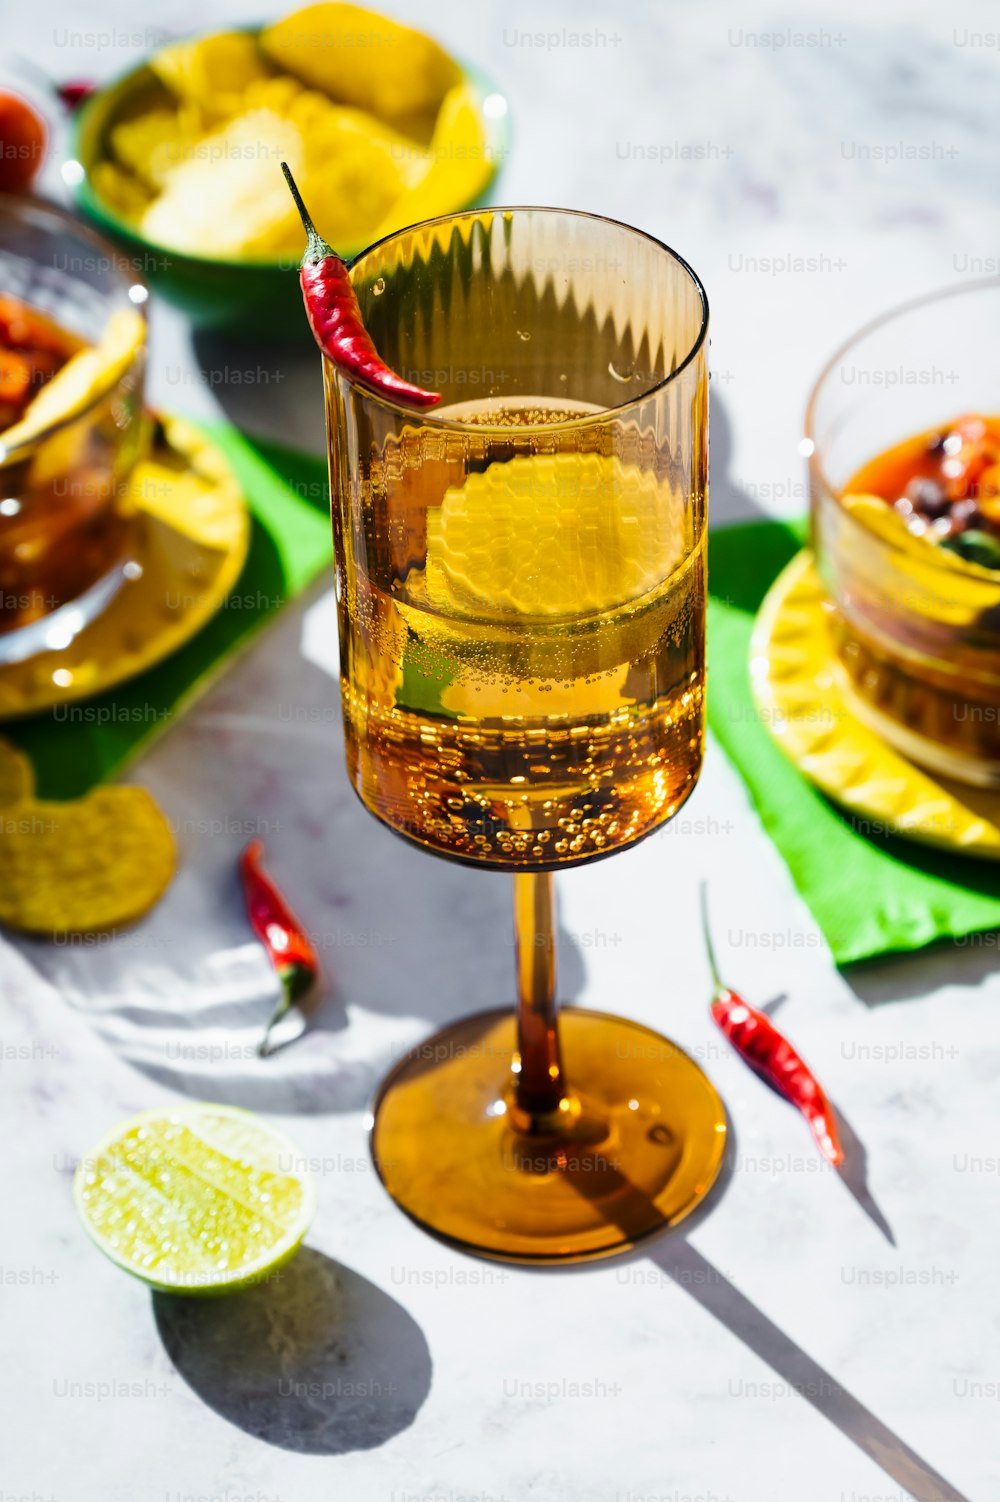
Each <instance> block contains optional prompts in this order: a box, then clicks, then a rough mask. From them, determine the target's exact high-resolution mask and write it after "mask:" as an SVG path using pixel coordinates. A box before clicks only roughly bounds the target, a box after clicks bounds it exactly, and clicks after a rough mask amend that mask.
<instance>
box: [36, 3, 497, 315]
mask: <svg viewBox="0 0 1000 1502" xmlns="http://www.w3.org/2000/svg"><path fill="white" fill-rule="evenodd" d="M247 29H248V30H250V31H251V32H252V33H254V34H256V32H257V31H258V30H259V28H256V27H253V28H247ZM462 75H463V79H464V81H465V82H466V83H468V84H470V85H471V87H472V88H473V90H474V92H475V94H476V97H477V99H478V102H479V108H480V119H481V121H482V125H483V134H484V138H485V141H486V152H487V157H488V160H489V163H490V164H491V174H490V179H489V181H488V182H487V184H486V186H485V188H484V189H483V194H482V195H480V196H479V197H477V199H476V201H475V202H474V203H468V202H462V203H455V204H453V205H450V206H449V207H448V208H446V209H444V210H443V212H445V213H451V212H454V213H459V212H462V211H464V210H466V209H471V208H476V207H478V206H479V204H480V203H481V202H482V197H483V195H485V194H488V193H489V192H490V191H491V189H492V188H493V186H494V184H495V181H496V177H497V174H498V172H499V171H500V167H501V166H502V164H503V162H504V161H505V159H506V156H507V152H508V149H509V142H510V128H509V124H508V119H507V113H506V109H503V110H501V111H500V112H494V111H487V110H485V109H484V108H483V105H484V104H485V101H486V100H487V99H488V98H490V97H492V98H494V99H497V98H501V99H502V97H503V96H502V95H501V94H500V92H499V90H498V89H497V88H496V87H495V85H494V84H492V83H491V81H490V80H489V79H488V78H487V77H486V76H485V75H484V74H483V73H481V72H479V70H478V69H476V68H469V67H464V66H463V67H462ZM156 83H157V80H156V76H155V74H154V73H153V71H152V69H151V68H150V67H149V65H148V64H146V63H142V64H140V65H139V66H138V67H136V68H132V69H130V70H129V71H128V72H127V73H123V74H122V75H121V76H120V77H118V78H116V79H114V80H113V81H112V82H111V83H109V84H108V85H106V87H104V88H102V89H98V90H97V91H96V92H95V93H94V94H92V95H91V96H90V97H89V98H88V99H87V100H86V102H85V103H84V105H83V106H82V108H81V109H80V110H79V111H78V113H77V115H76V116H75V118H74V130H73V138H72V143H71V148H70V160H69V161H68V162H67V163H66V166H65V167H64V169H63V173H64V177H65V180H66V182H67V183H68V184H69V185H70V186H71V187H72V189H73V190H74V193H75V197H76V203H77V206H78V207H79V208H80V210H81V211H82V212H83V214H84V215H85V216H86V217H87V218H88V219H90V220H91V221H92V222H93V223H94V224H96V225H97V226H98V227H99V228H100V229H101V230H102V231H103V233H104V234H105V235H107V236H108V237H109V238H110V239H112V240H114V241H115V242H116V243H117V244H118V245H119V246H120V247H121V249H122V252H123V254H124V255H125V256H127V257H128V259H129V262H130V264H131V265H132V267H133V268H134V269H135V271H136V273H137V275H139V276H141V277H142V278H143V280H144V281H147V282H149V284H150V285H151V286H152V287H153V288H154V289H155V291H156V292H157V293H158V295H159V296H161V297H162V298H163V299H164V301H166V302H170V303H173V304H174V306H175V307H178V308H180V309H182V311H183V312H185V313H186V314H187V315H188V317H189V318H190V319H191V322H192V323H193V324H194V326H195V327H196V328H199V329H212V330H218V331H225V332H226V333H230V334H239V333H243V334H245V335H246V336H247V337H248V338H259V337H261V336H263V337H266V338H269V339H289V338H292V339H298V338H301V337H308V335H309V326H308V324H307V323H306V320H305V317H304V315H303V312H302V300H301V294H300V292H299V283H298V261H294V262H293V261H291V260H290V259H289V258H288V256H287V255H286V256H284V257H282V258H274V259H269V260H219V259H215V258H213V257H209V256H193V255H189V254H187V253H186V252H184V251H178V250H175V249H174V248H173V247H171V246H169V245H162V244H160V243H159V242H158V241H156V240H150V239H147V238H146V237H145V236H143V235H140V234H139V233H138V232H137V231H136V229H135V227H134V226H133V225H130V224H129V223H128V221H127V220H125V219H122V218H121V217H120V216H119V215H118V214H117V213H116V212H115V210H114V209H113V208H112V207H111V206H110V205H109V204H108V203H106V202H105V201H104V199H102V198H101V197H100V196H99V195H98V194H97V193H96V191H95V190H94V186H93V182H92V179H91V171H92V168H93V167H94V165H95V164H96V163H97V162H99V161H101V160H102V159H104V158H105V157H106V156H107V155H108V153H107V150H106V142H107V136H108V130H109V126H110V125H111V123H112V121H113V120H114V119H115V118H116V117H117V116H118V114H119V112H120V110H121V109H122V108H123V107H124V106H125V105H126V104H128V103H129V102H131V101H132V100H134V99H135V98H136V96H137V95H139V94H141V93H142V92H144V91H147V90H152V89H154V88H155V87H156ZM336 248H337V250H338V252H339V254H340V255H342V256H343V257H344V259H345V260H348V261H349V260H353V258H354V257H355V256H357V255H360V253H361V252H362V251H363V250H365V249H366V248H367V247H366V246H364V245H338V246H337V247H336Z"/></svg>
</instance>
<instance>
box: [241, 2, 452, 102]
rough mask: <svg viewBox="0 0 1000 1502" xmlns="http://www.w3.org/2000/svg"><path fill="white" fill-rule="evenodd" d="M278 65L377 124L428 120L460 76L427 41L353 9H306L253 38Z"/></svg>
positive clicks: (332, 6)
mask: <svg viewBox="0 0 1000 1502" xmlns="http://www.w3.org/2000/svg"><path fill="white" fill-rule="evenodd" d="M260 45H261V47H262V48H263V50H264V52H265V53H267V54H268V56H269V57H271V58H273V59H274V61H275V62H276V63H277V64H278V65H279V67H281V68H284V69H286V70H287V71H288V72H289V73H292V74H294V76H295V77H296V78H301V79H302V80H303V81H304V82H305V83H307V84H310V85H311V86H312V87H313V88H314V89H322V90H323V91H324V93H327V94H329V95H331V97H332V98H334V99H339V100H342V101H343V103H344V104H353V105H356V106H357V107H358V108H359V109H363V110H370V111H371V113H372V114H373V115H377V116H378V117H379V119H380V120H387V121H389V122H390V123H398V124H403V123H409V121H410V119H411V117H420V116H424V115H428V114H433V113H434V112H436V111H437V109H438V107H439V106H440V104H441V101H442V99H443V98H444V96H445V94H446V93H447V92H448V90H449V89H450V88H451V87H452V85H453V84H456V83H457V82H458V80H459V77H460V70H459V67H458V64H457V63H456V62H455V61H454V59H453V58H450V57H449V56H448V54H447V53H446V52H444V51H443V50H442V49H441V48H440V47H439V46H438V44H437V42H434V41H432V40H431V38H430V37H429V36H425V35H424V33H423V32H422V31H414V30H413V29H412V28H411V27H409V26H400V25H399V24H398V22H396V21H390V20H389V18H388V17H387V16H380V15H376V14H375V12H374V11H370V10H365V9H364V8H363V7H362V6H360V5H341V4H322V5H307V6H306V7H305V9H304V10H297V11H295V12H294V13H293V14H292V15H290V16H286V17H285V18H284V20H281V21H277V22H275V24H274V25H273V26H267V27H265V29H264V30H263V31H262V32H261V35H260Z"/></svg>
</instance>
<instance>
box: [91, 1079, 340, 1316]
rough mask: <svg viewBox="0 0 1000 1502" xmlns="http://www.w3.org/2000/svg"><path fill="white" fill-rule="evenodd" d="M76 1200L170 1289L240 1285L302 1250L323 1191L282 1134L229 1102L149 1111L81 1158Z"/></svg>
mask: <svg viewBox="0 0 1000 1502" xmlns="http://www.w3.org/2000/svg"><path fill="white" fill-rule="evenodd" d="M73 1198H74V1201H75V1203H76V1208H77V1210H78V1212H79V1214H80V1218H81V1220H82V1221H83V1224H84V1228H85V1229H86V1231H87V1233H88V1235H89V1236H90V1237H91V1238H92V1239H93V1240H94V1241H95V1242H96V1243H97V1245H98V1246H99V1247H100V1249H101V1251H102V1252H104V1253H105V1254H106V1256H108V1257H110V1258H111V1260H112V1262H116V1263H117V1264H118V1266H119V1267H122V1268H124V1269H125V1271H126V1272H129V1273H132V1274H134V1276H135V1277H137V1278H141V1279H142V1280H143V1282H145V1283H148V1284H149V1285H150V1286H151V1287H152V1288H157V1289H159V1290H160V1291H161V1292H164V1293H188V1294H207V1295H214V1294H223V1293H235V1292H236V1291H237V1290H238V1289H240V1288H246V1287H247V1286H248V1285H249V1284H251V1283H256V1282H259V1281H260V1280H261V1279H262V1278H266V1277H267V1276H269V1274H271V1273H273V1272H274V1271H275V1270H276V1269H277V1268H279V1267H281V1266H282V1264H283V1263H285V1262H287V1261H288V1259H289V1258H290V1257H292V1256H294V1254H295V1252H296V1251H298V1248H299V1246H300V1245H301V1243H302V1238H303V1237H304V1236H305V1233H306V1231H307V1230H308V1229H309V1225H310V1223H311V1221H312V1218H313V1214H314V1211H315V1208H316V1192H315V1188H314V1186H313V1182H312V1180H311V1178H310V1177H309V1174H308V1172H307V1171H306V1167H305V1163H304V1160H303V1158H302V1155H301V1153H300V1152H299V1150H298V1149H297V1148H296V1146H295V1144H294V1143H293V1142H292V1141H291V1140H290V1139H289V1138H288V1137H286V1136H285V1135H284V1133H282V1132H278V1131H275V1129H274V1128H273V1127H271V1126H269V1125H268V1124H267V1123H266V1122H264V1121H262V1120H261V1119H260V1117H258V1116H255V1115H254V1114H253V1113H252V1112H250V1111H240V1110H237V1109H236V1108H235V1107H233V1106H215V1105H185V1106H175V1107H172V1108H170V1109H167V1110H159V1111H143V1112H142V1113H141V1114H140V1115H139V1116H133V1117H132V1118H131V1119H130V1120H128V1121H123V1122H120V1123H119V1124H118V1126H116V1127H114V1128H113V1129H112V1130H111V1131H110V1132H109V1133H108V1134H107V1136H106V1137H104V1138H103V1139H102V1140H101V1141H100V1142H99V1143H98V1145H97V1146H96V1147H95V1148H94V1149H93V1151H92V1152H90V1153H89V1154H88V1155H87V1157H86V1158H84V1159H83V1161H82V1162H81V1163H80V1166H79V1168H78V1169H77V1171H76V1177H75V1178H74V1181H73Z"/></svg>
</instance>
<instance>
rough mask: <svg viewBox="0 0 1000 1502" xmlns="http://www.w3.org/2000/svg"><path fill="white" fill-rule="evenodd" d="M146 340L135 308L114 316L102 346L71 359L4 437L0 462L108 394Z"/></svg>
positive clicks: (94, 347) (2, 438) (121, 310)
mask: <svg viewBox="0 0 1000 1502" xmlns="http://www.w3.org/2000/svg"><path fill="white" fill-rule="evenodd" d="M145 337H146V324H145V320H144V319H143V318H142V315H141V314H140V313H139V312H138V311H137V310H136V309H135V308H119V309H117V310H116V311H115V312H114V313H112V315H111V317H110V318H109V319H108V322H107V324H106V326H105V329H104V333H103V334H102V335H101V338H100V341H99V342H98V343H97V344H95V345H92V346H91V347H90V348H89V349H82V350H80V351H78V353H77V354H75V355H73V356H71V358H70V359H69V360H67V361H66V364H65V365H64V366H63V368H62V370H60V371H59V372H58V373H57V374H56V375H54V376H53V378H52V380H51V381H49V383H48V385H47V386H43V387H42V389H41V391H40V392H39V393H38V395H37V396H36V397H35V399H34V401H33V402H31V403H30V404H29V406H28V407H27V408H26V410H25V413H24V416H23V417H22V418H21V420H20V422H16V423H15V424H14V426H13V427H12V428H8V429H7V430H6V432H4V433H0V462H2V460H3V456H4V451H6V452H7V453H10V452H11V450H13V449H14V448H16V447H18V446H19V445H20V444H23V443H26V442H27V441H28V440H30V439H32V438H37V437H38V435H39V434H40V433H42V432H44V430H45V429H46V428H48V427H51V426H52V425H53V424H55V423H58V422H65V421H66V419H67V418H70V417H75V416H76V414H77V413H78V412H82V411H83V409H84V408H85V407H86V406H87V405H88V404H89V403H90V401H91V400H92V398H93V397H95V396H96V395H97V394H98V392H100V391H105V390H109V389H110V388H111V387H112V386H113V385H114V383H115V381H116V380H118V379H120V377H121V376H123V375H124V374H125V371H126V370H127V369H128V367H129V365H130V364H131V363H132V361H133V360H134V359H135V356H136V353H137V351H138V350H139V349H140V348H141V346H142V343H143V340H144V339H145Z"/></svg>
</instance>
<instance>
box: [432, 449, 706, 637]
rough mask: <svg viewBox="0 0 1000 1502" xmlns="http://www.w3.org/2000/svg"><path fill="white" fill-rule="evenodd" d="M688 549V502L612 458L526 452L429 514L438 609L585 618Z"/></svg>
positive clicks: (632, 592) (456, 489) (638, 587)
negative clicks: (685, 527) (685, 512)
mask: <svg viewBox="0 0 1000 1502" xmlns="http://www.w3.org/2000/svg"><path fill="white" fill-rule="evenodd" d="M683 550H684V530H683V508H682V502H681V499H680V497H679V496H678V495H676V493H675V492H674V491H672V490H671V489H670V487H669V486H667V485H665V484H663V483H662V482H660V481H659V480H657V478H656V476H655V475H653V474H652V473H650V472H649V471H645V470H640V469H638V468H637V467H636V466H634V465H626V464H623V463H622V462H621V460H620V459H618V458H617V457H614V456H608V455H601V454H577V453H563V454H531V455H519V456H516V457H515V458H513V459H510V460H508V461H507V462H505V463H498V464H491V465H489V467H488V468H487V469H485V470H483V471H482V472H481V473H472V474H470V475H469V476H468V477H467V478H466V481H465V483H464V485H461V486H451V487H449V489H448V490H447V491H446V492H445V494H444V498H443V500H442V502H441V505H440V506H439V507H437V508H435V509H433V510H431V511H430V512H428V516H427V573H426V578H427V590H428V596H429V598H430V600H431V602H432V603H433V604H435V605H436V606H437V608H440V609H445V610H448V611H449V612H454V613H456V614H463V613H464V614H477V615H485V616H488V617H493V618H496V617H497V615H498V614H503V613H514V614H517V615H530V616H553V617H556V616H560V617H574V616H576V617H579V616H583V615H591V614H595V613H597V612H600V611H605V610H611V609H614V608H615V607H616V606H619V605H624V604H626V603H627V602H628V601H630V600H635V599H638V598H639V597H640V596H642V595H645V594H648V593H649V592H650V591H651V590H653V589H655V588H656V587H657V586H658V585H660V584H662V583H663V582H664V581H665V580H666V579H667V578H669V576H670V575H671V573H672V572H673V571H674V569H675V568H676V567H677V565H678V563H679V562H680V560H681V557H682V554H683Z"/></svg>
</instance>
